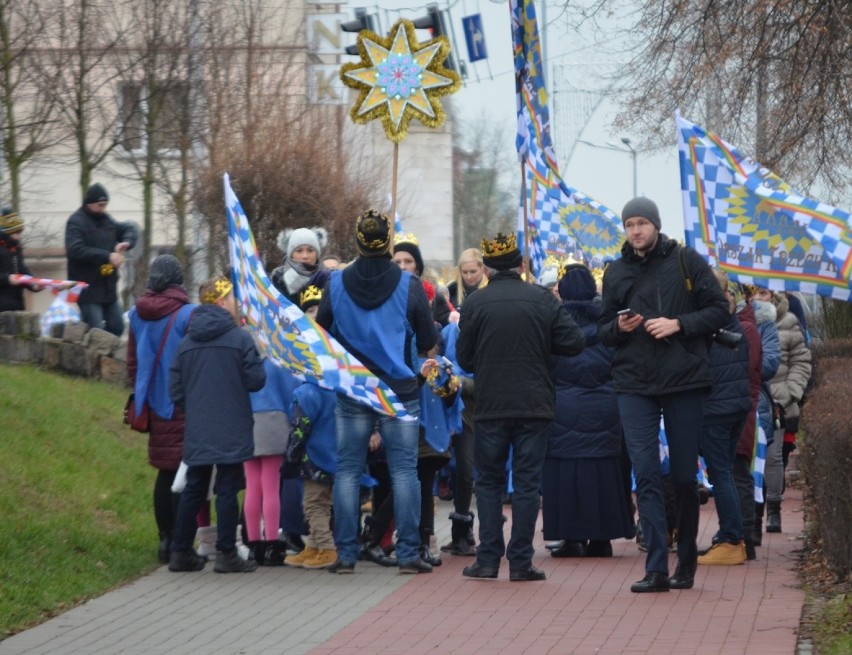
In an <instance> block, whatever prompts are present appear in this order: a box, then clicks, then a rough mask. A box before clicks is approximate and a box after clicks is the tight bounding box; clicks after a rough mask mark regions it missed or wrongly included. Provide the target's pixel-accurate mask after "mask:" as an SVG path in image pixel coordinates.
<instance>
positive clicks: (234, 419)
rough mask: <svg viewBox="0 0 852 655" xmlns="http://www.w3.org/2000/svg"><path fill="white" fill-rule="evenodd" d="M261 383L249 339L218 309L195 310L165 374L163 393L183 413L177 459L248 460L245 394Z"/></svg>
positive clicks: (249, 421) (197, 462)
mask: <svg viewBox="0 0 852 655" xmlns="http://www.w3.org/2000/svg"><path fill="white" fill-rule="evenodd" d="M264 384H266V372H265V371H264V370H263V360H261V358H260V354H259V353H258V352H257V348H256V347H255V345H254V340H253V339H252V338H251V335H250V334H249V333H248V332H245V331H243V330H240V329H239V328H238V327H237V325H236V324H235V323H234V319H233V318H232V317H231V315H230V314H229V313H228V312H227V311H226V310H224V309H222V308H221V307H218V306H216V305H201V306H200V307H198V308H197V309H196V310H195V311H194V312H193V313H192V317H191V318H190V320H189V328H188V330H187V333H186V336H185V337H184V338H183V339H182V340H181V343H180V346H179V348H178V353H177V355H176V356H175V360H174V362H173V363H172V366H171V370H170V376H169V395H170V396H171V398H172V401H173V402H174V403H175V405H177V406H178V407H180V408H181V409H182V410H183V411H184V413H185V414H186V425H185V429H184V442H183V460H184V461H185V462H186V463H187V464H188V465H189V466H202V465H207V464H239V463H240V462H245V461H247V460H249V459H251V458H252V457H254V437H253V432H254V417H253V415H252V408H251V399H250V397H249V392H250V391H258V390H259V389H262V388H263V385H264Z"/></svg>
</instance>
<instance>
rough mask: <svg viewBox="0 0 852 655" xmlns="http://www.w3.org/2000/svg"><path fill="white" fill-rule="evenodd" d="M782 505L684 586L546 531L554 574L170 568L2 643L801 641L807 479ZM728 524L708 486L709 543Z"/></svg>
mask: <svg viewBox="0 0 852 655" xmlns="http://www.w3.org/2000/svg"><path fill="white" fill-rule="evenodd" d="M782 508H783V528H784V532H783V533H781V534H772V535H764V542H763V543H764V545H763V546H762V547H760V548H758V559H757V560H756V561H753V562H748V563H747V564H745V565H743V566H735V567H699V570H698V573H697V575H696V580H695V582H696V586H695V589H692V590H688V591H672V592H670V593H662V594H632V593H631V592H630V585H631V584H632V583H633V582H635V581H636V580H639V579H641V578H642V577H643V575H644V559H645V556H644V553H639V551H638V550H637V548H636V544H635V543H634V542H628V541H617V542H614V544H613V545H614V551H615V553H614V557H613V558H612V559H554V558H551V557H549V555H548V554H547V551H546V550H545V549H544V547H543V543H542V542H541V539H540V532H539V537H538V540H537V542H536V552H537V555H536V557H535V559H534V564H536V565H537V566H539V567H541V568H542V569H544V570H545V572H546V573H547V576H548V579H547V580H546V581H545V582H528V583H510V582H509V580H508V567H506V566H504V569H503V570H501V572H500V579H498V580H470V579H467V578H464V577H462V575H461V569H462V568H463V567H464V566H465V565H466V564H468V563H470V562H471V561H472V559H471V558H453V557H451V556H446V557H444V565H443V566H442V567H440V568H437V569H435V571H434V572H433V573H432V574H430V575H418V576H404V575H399V574H397V572H396V570H395V569H384V568H381V567H378V566H375V565H373V564H369V563H359V565H358V566H357V567H356V570H355V574H354V575H351V576H336V575H332V574H329V573H327V572H325V571H304V570H300V569H289V568H262V569H259V570H258V572H256V573H253V574H240V575H236V574H232V575H220V574H216V573H214V572H213V571H212V566H211V565H209V564H208V566H207V568H206V569H205V571H203V572H201V573H181V574H175V573H170V572H169V571H167V570H166V569H165V567H163V568H161V569H158V570H157V571H156V572H154V573H153V574H151V575H149V576H147V577H145V578H143V579H141V580H139V581H137V582H135V583H133V584H130V585H127V586H125V587H123V588H121V589H118V590H116V591H113V592H110V593H108V594H106V595H105V596H102V597H100V598H97V599H95V600H92V601H90V602H88V603H86V604H85V605H82V606H80V607H77V608H75V609H73V610H70V611H68V612H66V613H65V614H62V615H61V616H58V617H56V618H54V619H52V620H50V621H48V622H46V623H44V624H42V625H40V626H38V627H35V628H33V629H31V630H27V631H25V632H22V633H20V634H18V635H15V636H14V637H11V638H9V639H7V640H5V641H3V642H0V654H2V655H13V654H19V653H27V654H35V653H38V654H39V655H49V654H53V653H57V654H58V653H61V654H63V655H65V654H71V653H85V654H87V655H95V654H100V653H103V654H113V653H127V654H140V655H141V654H143V653H145V654H159V653H163V654H169V655H183V654H184V653H187V654H188V653H204V654H211V655H212V654H213V653H215V654H217V655H218V654H246V655H254V654H261V653H263V654H264V655H266V654H268V653H272V652H286V653H288V655H297V654H300V653H312V654H315V655H332V654H333V655H344V654H352V655H355V654H361V653H369V654H370V655H379V654H383V653H388V654H390V653H399V654H403V653H404V654H406V655H408V654H412V655H414V654H418V653H441V654H447V655H449V654H453V655H465V654H468V653H470V654H474V653H488V654H489V655H497V654H500V653H506V654H512V655H517V654H522V653H523V654H537V653H541V654H544V653H549V654H552V655H569V654H576V655H585V654H587V653H588V654H597V653H602V654H608V653H631V654H637V655H638V654H640V653H653V654H654V655H664V654H666V653H684V652H689V653H696V654H697V655H715V654H719V653H725V654H733V653H736V654H738V655H739V654H742V653H744V654H754V655H766V654H771V655H781V654H789V655H794V654H795V653H796V640H797V632H798V627H799V621H800V616H801V611H802V604H803V602H804V593H803V592H802V591H801V589H799V586H798V581H797V578H796V573H795V570H794V568H795V564H796V557H797V556H796V552H795V551H796V550H797V549H798V548H800V547H801V532H802V529H803V521H802V512H801V492H800V491H799V490H796V489H790V488H788V489H787V492H786V494H785V500H784V504H783V506H782ZM451 509H452V507H451V504H450V503H445V502H439V508H438V509H437V511H436V521H438V522H439V531H438V532H439V534H438V537H437V540H438V543H445V542H446V541H447V540H448V539H449V521H448V520H447V519H446V517H447V516H448V514H449V512H450V511H451ZM507 513H508V512H507ZM716 525H717V523H716V514H715V511H714V509H713V502H712V501H711V502H710V503H709V504H708V505H705V506H704V507H703V508H702V512H701V525H700V532H699V546H701V545H707V544H709V541H710V537H711V536H712V534H713V532H714V531H715V528H716ZM672 562H674V555H672ZM672 568H673V564H672Z"/></svg>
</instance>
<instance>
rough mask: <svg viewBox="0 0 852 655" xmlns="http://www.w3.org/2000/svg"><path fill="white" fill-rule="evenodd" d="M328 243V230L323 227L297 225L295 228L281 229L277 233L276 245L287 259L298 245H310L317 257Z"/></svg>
mask: <svg viewBox="0 0 852 655" xmlns="http://www.w3.org/2000/svg"><path fill="white" fill-rule="evenodd" d="M327 243H328V231H327V230H326V229H325V228H323V227H312V228H307V227H299V228H296V229H295V230H283V231H281V232H279V233H278V247H279V248H280V249H281V252H283V253H284V254H285V255H287V259H290V257H292V255H293V251H294V250H295V249H296V248H298V247H299V246H310V247H311V248H313V249H314V250H315V251H316V253H317V258H319V256H320V255H321V254H322V251H323V248H325V246H326V244H327Z"/></svg>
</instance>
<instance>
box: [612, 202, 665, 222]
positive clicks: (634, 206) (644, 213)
mask: <svg viewBox="0 0 852 655" xmlns="http://www.w3.org/2000/svg"><path fill="white" fill-rule="evenodd" d="M636 216H641V217H642V218H647V219H648V220H649V221H651V222H652V223H653V224H654V227H656V228H657V230H660V229H661V227H662V224H661V223H660V210H659V209H657V205H656V204H655V203H654V201H653V200H650V199H648V198H646V197H644V196H641V197H639V198H634V199H633V200H630V201H629V202H628V203H627V204H626V205H624V209H622V210H621V222H622V223H624V222H625V221H626V220H627V219H628V218H635V217H636Z"/></svg>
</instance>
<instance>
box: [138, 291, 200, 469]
mask: <svg viewBox="0 0 852 655" xmlns="http://www.w3.org/2000/svg"><path fill="white" fill-rule="evenodd" d="M195 307H196V305H192V304H190V302H189V298H188V297H187V295H186V290H185V289H184V288H183V287H180V286H176V285H173V286H170V287H168V288H167V289H165V290H163V291H162V292H160V293H155V292H154V291H151V290H150V289H149V290H148V291H146V292H145V294H144V295H143V296H142V297H141V298H140V299H139V300H138V302H137V303H136V305H135V306H134V307H133V308H131V310H130V331H129V333H128V335H127V373H128V375H129V377H130V384H131V385H132V386H133V391H134V393H135V394H136V396H135V400H136V402H137V403H143V402H145V403H147V404H148V407H149V408H150V416H151V431H150V433H149V434H148V462H149V463H150V464H151V466H153V467H155V468H158V469H163V470H167V471H176V470H177V469H178V467H179V466H180V461H181V458H182V457H183V431H184V416H183V412H182V411H181V410H180V409H178V408H176V407H175V406H174V403H172V400H171V398H170V397H169V369H170V368H171V364H172V360H174V357H175V354H176V353H177V349H178V345H179V344H180V342H181V340H182V339H183V337H184V335H185V334H186V329H187V325H188V324H189V319H190V315H191V314H192V311H193V310H194V309H195ZM175 312H178V315H177V316H176V317H175V320H174V322H173V323H172V326H171V328H170V329H169V334H168V336H167V337H166V342H165V344H164V346H163V352H162V354H161V355H160V361H159V363H158V364H157V370H156V372H155V371H154V370H153V369H154V362H155V360H156V359H157V351H158V350H159V349H160V342H161V341H162V338H163V334H164V333H165V330H166V327H167V326H168V324H169V321H170V320H171V316H172V314H174V313H175ZM152 374H153V375H154V379H153V380H151V376H152ZM149 383H150V387H149ZM149 388H150V394H149V393H148V391H149Z"/></svg>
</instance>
